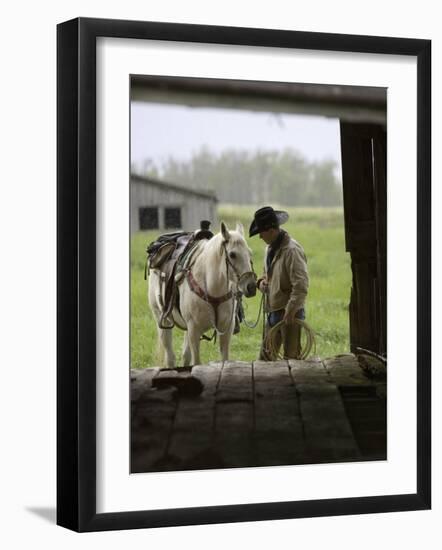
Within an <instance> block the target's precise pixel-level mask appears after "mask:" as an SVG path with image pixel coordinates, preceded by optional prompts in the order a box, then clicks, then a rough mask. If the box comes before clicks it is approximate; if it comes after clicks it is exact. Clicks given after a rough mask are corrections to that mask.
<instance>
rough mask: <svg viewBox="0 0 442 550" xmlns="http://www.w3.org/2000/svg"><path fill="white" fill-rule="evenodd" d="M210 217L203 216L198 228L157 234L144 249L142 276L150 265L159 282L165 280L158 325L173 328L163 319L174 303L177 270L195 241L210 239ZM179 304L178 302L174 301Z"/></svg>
mask: <svg viewBox="0 0 442 550" xmlns="http://www.w3.org/2000/svg"><path fill="white" fill-rule="evenodd" d="M209 227H210V221H208V220H202V221H201V222H200V229H199V230H197V231H195V232H186V231H178V232H175V233H166V234H164V235H160V236H159V237H158V239H157V240H156V241H153V242H152V243H150V244H149V245H148V247H147V249H146V253H147V257H146V265H145V270H144V279H147V275H148V273H149V271H150V269H157V270H159V271H160V277H161V279H162V284H164V288H165V291H164V303H163V311H162V315H161V319H160V323H159V326H160V328H173V324H172V325H165V324H164V322H165V320H166V318H167V317H169V316H170V314H171V312H172V309H173V307H174V305H175V304H177V300H178V298H179V296H178V292H177V289H178V283H179V281H180V277H179V272H180V271H182V270H183V268H184V266H185V264H186V261H187V260H188V258H190V256H191V252H192V250H193V248H194V246H195V244H196V243H197V242H198V241H200V240H202V239H207V240H208V239H211V238H212V237H213V233H212V232H211V231H210V229H209ZM177 305H178V307H179V303H178V304H177Z"/></svg>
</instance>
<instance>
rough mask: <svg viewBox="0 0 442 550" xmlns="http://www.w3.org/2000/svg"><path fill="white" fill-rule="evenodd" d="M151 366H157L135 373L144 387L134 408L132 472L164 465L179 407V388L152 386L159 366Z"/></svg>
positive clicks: (136, 380)
mask: <svg viewBox="0 0 442 550" xmlns="http://www.w3.org/2000/svg"><path fill="white" fill-rule="evenodd" d="M148 370H151V369H146V371H148ZM152 370H155V372H153V373H152V374H150V373H149V374H144V375H142V374H141V373H140V374H138V373H135V374H134V380H133V383H134V382H135V383H136V384H144V386H145V387H144V389H143V390H142V391H141V392H140V393H139V395H138V398H137V400H136V402H135V406H134V408H133V410H132V421H131V443H130V446H131V472H133V473H135V472H148V471H152V470H157V469H161V468H159V465H160V464H161V459H163V457H164V456H165V453H166V450H167V445H168V441H169V435H170V430H171V427H172V422H173V418H174V416H175V411H176V396H177V390H176V388H169V389H164V390H158V389H153V388H152V387H151V384H152V380H153V379H154V378H155V376H157V375H158V372H159V369H152ZM131 377H132V373H131Z"/></svg>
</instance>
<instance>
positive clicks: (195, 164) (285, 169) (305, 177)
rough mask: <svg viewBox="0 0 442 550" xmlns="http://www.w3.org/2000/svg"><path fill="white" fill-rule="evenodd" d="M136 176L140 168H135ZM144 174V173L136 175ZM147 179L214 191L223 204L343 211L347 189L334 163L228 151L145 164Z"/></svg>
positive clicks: (288, 154) (286, 153)
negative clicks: (338, 207)
mask: <svg viewBox="0 0 442 550" xmlns="http://www.w3.org/2000/svg"><path fill="white" fill-rule="evenodd" d="M133 169H134V170H135V167H133ZM136 171H137V173H140V170H139V169H138V170H136ZM141 172H142V175H145V176H148V177H149V176H150V177H152V178H156V179H160V180H164V181H167V182H170V183H175V184H178V185H183V186H185V187H187V188H193V189H199V190H206V191H212V192H214V193H215V194H216V196H217V197H218V199H219V201H220V202H224V203H236V204H266V203H278V204H281V205H286V206H339V205H341V204H342V186H341V182H340V181H338V178H337V175H336V163H335V162H334V161H332V160H323V161H317V162H311V161H308V160H307V159H306V158H305V157H304V156H303V155H302V154H301V153H300V152H298V151H296V150H294V149H285V150H283V151H254V152H249V151H239V150H226V151H224V152H222V153H220V154H216V153H213V152H211V151H210V150H209V149H208V148H206V147H204V148H202V149H200V150H199V151H197V152H195V153H194V154H193V156H192V157H191V158H190V159H189V160H177V159H175V158H173V157H169V158H167V159H166V160H165V161H163V162H161V163H157V162H154V161H153V160H151V159H148V160H146V161H145V163H144V165H143V167H142V170H141Z"/></svg>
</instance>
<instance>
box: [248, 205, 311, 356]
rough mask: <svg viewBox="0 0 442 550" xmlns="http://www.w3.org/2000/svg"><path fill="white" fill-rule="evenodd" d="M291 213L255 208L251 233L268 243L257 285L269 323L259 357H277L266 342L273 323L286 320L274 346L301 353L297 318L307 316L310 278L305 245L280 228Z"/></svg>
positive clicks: (296, 354)
mask: <svg viewBox="0 0 442 550" xmlns="http://www.w3.org/2000/svg"><path fill="white" fill-rule="evenodd" d="M288 217H289V215H288V213H287V212H284V211H280V210H274V209H273V208H272V207H271V206H264V207H263V208H260V209H259V210H257V211H256V212H255V215H254V219H253V221H252V223H251V225H250V229H249V236H250V237H253V236H254V235H258V234H259V237H260V238H261V239H262V240H263V241H264V242H265V243H266V244H267V248H266V252H265V258H264V271H263V276H262V277H261V278H260V279H258V281H257V286H258V288H259V290H260V291H261V292H262V293H264V294H265V298H266V315H267V319H266V324H265V328H264V334H263V343H262V346H261V351H260V357H259V358H260V359H262V360H264V361H269V360H272V359H273V360H274V359H276V358H275V357H271V356H270V354H269V350H268V349H267V347H266V345H265V339H266V336H267V334H268V332H269V330H270V328H271V327H274V326H275V325H276V324H277V323H279V322H280V321H284V324H283V325H281V330H280V331H278V332H277V333H276V335H275V341H274V346H273V348H274V349H275V350H279V348H280V347H281V344H282V345H283V351H284V358H285V359H296V358H299V357H300V354H301V326H300V325H299V324H298V323H296V321H295V319H301V320H304V319H305V309H304V305H305V299H306V297H307V291H308V285H309V278H308V272H307V259H306V256H305V253H304V250H303V248H302V246H301V245H300V244H299V243H298V242H297V241H295V239H292V238H291V237H290V235H289V234H288V233H287V232H286V231H284V230H283V229H281V227H280V226H281V225H282V224H284V223H285V222H286V221H287V220H288Z"/></svg>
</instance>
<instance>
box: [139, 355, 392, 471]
mask: <svg viewBox="0 0 442 550" xmlns="http://www.w3.org/2000/svg"><path fill="white" fill-rule="evenodd" d="M189 382H192V383H193V384H195V383H197V384H198V388H199V391H198V393H192V392H190V393H189V392H188V391H187V390H188V387H186V384H188V383H189ZM131 386H132V390H131V397H132V424H131V471H132V472H142V471H179V470H191V469H205V468H231V467H253V466H271V465H282V464H308V463H323V462H337V461H350V460H361V459H362V460H379V459H384V458H385V457H386V415H385V403H386V381H385V377H383V378H382V379H379V378H373V377H372V378H371V379H369V378H367V377H366V376H365V375H364V371H363V369H362V368H361V366H360V364H359V362H358V359H357V357H355V356H354V355H352V354H346V355H341V356H336V357H333V358H328V359H324V360H323V361H318V360H317V359H316V358H315V359H314V360H307V361H297V360H290V361H275V362H263V361H255V362H254V363H253V364H252V363H245V362H226V363H224V364H223V363H220V362H214V363H211V364H209V365H199V366H195V367H193V368H188V369H161V370H159V369H146V370H145V371H132V372H131ZM201 390H202V391H201Z"/></svg>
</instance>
